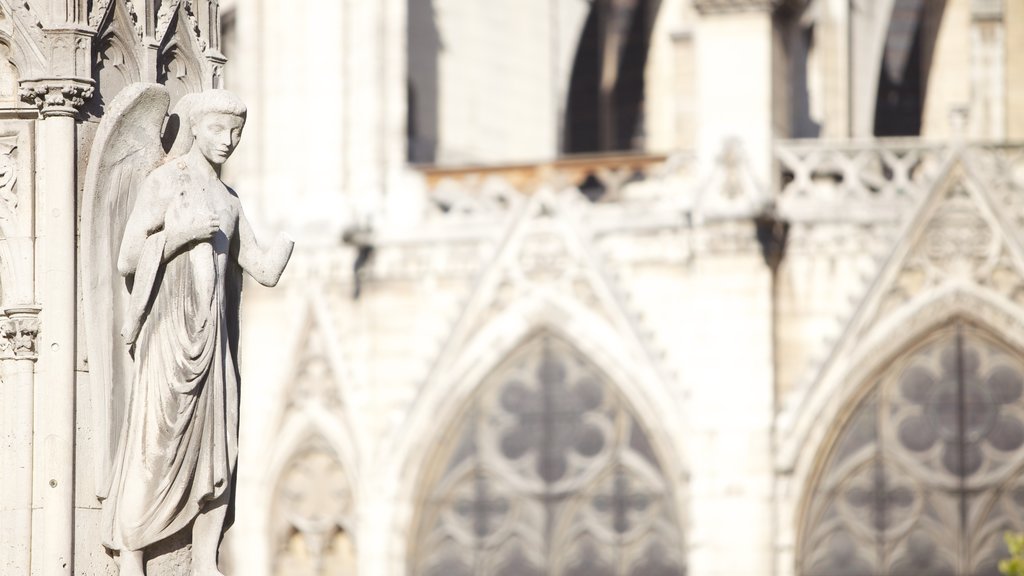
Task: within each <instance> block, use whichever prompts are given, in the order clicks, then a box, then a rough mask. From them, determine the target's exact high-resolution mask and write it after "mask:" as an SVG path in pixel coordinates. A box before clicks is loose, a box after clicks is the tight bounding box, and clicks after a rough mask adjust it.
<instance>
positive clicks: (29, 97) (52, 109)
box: [21, 78, 94, 118]
mask: <svg viewBox="0 0 1024 576" xmlns="http://www.w3.org/2000/svg"><path fill="white" fill-rule="evenodd" d="M93 90H94V88H93V81H92V80H91V79H87V78H41V79H38V80H26V81H24V82H22V83H21V98H22V100H25V101H26V102H28V103H30V104H34V105H35V106H36V107H37V108H39V110H40V113H41V114H42V115H43V117H44V118H46V117H50V116H72V117H73V116H76V115H77V114H78V110H79V109H80V108H81V107H82V106H84V105H85V102H86V100H88V99H89V98H91V97H92V94H93Z"/></svg>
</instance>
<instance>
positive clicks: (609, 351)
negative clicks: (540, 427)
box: [368, 292, 686, 574]
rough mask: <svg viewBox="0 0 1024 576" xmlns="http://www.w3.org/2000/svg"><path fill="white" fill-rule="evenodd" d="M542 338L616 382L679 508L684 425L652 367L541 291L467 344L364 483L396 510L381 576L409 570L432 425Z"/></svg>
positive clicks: (451, 416) (453, 413)
mask: <svg viewBox="0 0 1024 576" xmlns="http://www.w3.org/2000/svg"><path fill="white" fill-rule="evenodd" d="M540 333H546V334H551V335H552V336H554V337H557V338H560V339H562V340H564V341H565V342H567V343H568V344H569V345H570V346H572V347H573V348H574V349H576V350H577V351H578V352H579V354H580V355H581V356H583V357H585V358H587V359H588V360H589V361H590V362H592V363H593V364H594V366H595V367H596V368H597V369H598V370H599V371H600V372H601V373H603V374H604V375H605V376H606V378H607V379H608V380H609V381H610V382H614V383H615V386H616V390H617V391H618V393H619V394H621V395H622V396H623V398H624V400H625V402H626V404H627V405H628V406H630V408H631V409H632V410H633V413H634V414H635V415H636V418H637V420H638V421H639V422H642V423H646V425H647V434H648V438H649V440H650V444H651V448H652V450H653V452H654V454H655V456H656V457H657V460H658V462H659V463H660V464H661V467H662V469H663V471H664V476H665V477H666V478H667V479H668V480H669V482H670V483H671V484H672V485H673V490H672V495H673V498H674V504H675V509H676V510H678V511H681V510H684V503H685V501H686V499H685V494H683V489H682V488H683V479H684V478H685V469H686V458H685V450H684V448H683V441H682V439H683V438H685V433H684V426H685V425H684V424H683V423H682V422H681V421H680V420H681V419H680V418H679V410H678V409H676V406H677V402H676V401H675V399H674V398H672V396H671V395H670V394H668V391H667V390H666V389H665V388H664V387H663V386H662V385H661V383H660V379H659V378H658V377H657V375H656V374H655V373H654V371H653V369H652V368H651V367H650V366H649V364H645V363H644V362H643V361H640V360H638V359H636V358H632V357H630V355H629V354H628V353H627V352H625V348H626V347H625V346H624V345H623V344H622V341H621V339H620V336H619V335H618V334H617V333H616V332H615V330H614V329H613V328H612V327H611V326H609V325H608V324H607V323H606V322H605V321H604V320H603V319H601V318H600V317H598V316H597V315H596V314H594V313H593V312H591V311H589V310H587V309H585V308H583V307H582V306H581V305H580V304H578V303H576V302H574V301H572V300H571V299H569V298H566V297H563V296H560V295H558V294H556V293H551V292H545V293H543V294H536V295H534V296H533V297H531V298H527V299H523V300H520V301H518V302H517V303H515V304H513V305H512V306H510V307H509V308H508V309H506V310H505V311H504V312H502V313H501V314H500V315H498V316H497V317H496V318H494V319H493V320H491V321H490V322H489V323H488V324H487V325H486V326H485V327H484V328H482V329H481V330H480V331H479V332H478V333H477V334H476V336H475V337H474V338H473V339H472V340H470V341H469V342H467V343H466V345H465V346H464V347H463V350H462V353H461V354H460V355H459V357H458V358H457V359H456V360H455V361H454V362H452V363H451V364H450V365H449V368H448V369H446V370H444V371H443V373H442V374H440V376H439V377H438V378H437V379H436V380H434V381H433V382H432V383H431V384H428V388H427V389H424V390H423V391H422V392H421V394H420V396H419V397H418V399H417V401H416V402H414V403H413V408H412V411H411V413H410V414H409V417H408V418H407V422H408V425H407V426H406V427H405V432H404V433H403V434H402V436H401V438H398V439H396V445H395V446H394V447H393V448H392V449H387V450H384V451H382V452H383V454H384V457H385V458H387V461H386V463H385V464H384V465H381V466H376V467H374V469H376V470H378V471H379V473H380V477H379V478H376V479H369V480H368V481H369V482H371V483H372V484H373V485H374V486H382V487H384V489H383V494H384V495H385V496H384V497H385V498H387V499H388V500H390V501H391V502H396V503H397V505H396V506H394V512H393V514H394V516H393V517H392V518H390V519H387V521H386V523H384V524H383V525H382V526H381V527H380V529H381V530H383V531H386V533H387V534H388V538H389V540H388V542H389V544H388V545H389V546H391V547H393V548H392V550H393V551H392V553H390V554H388V557H389V558H390V560H389V562H390V564H389V565H388V566H386V567H379V568H378V569H380V571H381V573H387V574H404V573H405V571H406V564H405V558H406V557H407V553H408V552H409V549H408V548H409V546H410V538H411V536H412V532H413V526H412V516H413V514H412V512H413V510H412V508H413V505H414V502H415V497H416V493H417V486H418V483H419V481H420V479H421V478H422V477H423V474H424V471H425V470H426V469H427V466H428V461H429V459H430V457H431V456H432V453H433V451H432V450H431V449H430V447H431V446H434V445H436V443H437V442H438V441H439V440H440V439H441V437H442V434H443V433H444V432H445V430H439V428H445V427H438V426H437V423H438V422H452V421H454V420H455V419H456V418H457V416H458V415H459V414H460V413H461V412H462V411H463V410H464V409H465V407H466V406H467V405H468V404H467V403H468V402H469V401H470V399H471V398H472V397H473V395H474V393H475V392H476V390H477V388H478V387H479V386H480V384H481V383H482V382H484V380H485V378H486V376H487V375H489V374H491V373H492V372H493V371H494V370H495V369H496V368H497V367H498V366H500V365H501V363H502V362H503V361H504V360H505V359H506V358H507V357H508V356H509V355H510V354H511V353H512V352H514V351H515V350H517V349H519V347H520V346H522V345H523V344H524V343H526V342H528V341H529V340H530V339H531V338H532V337H533V336H535V335H537V334H540ZM652 423H653V424H654V425H651V424H652ZM683 518H685V515H682V514H681V515H680V519H681V520H682V519H683ZM683 529H684V530H685V526H683ZM384 568H386V570H385V569H384Z"/></svg>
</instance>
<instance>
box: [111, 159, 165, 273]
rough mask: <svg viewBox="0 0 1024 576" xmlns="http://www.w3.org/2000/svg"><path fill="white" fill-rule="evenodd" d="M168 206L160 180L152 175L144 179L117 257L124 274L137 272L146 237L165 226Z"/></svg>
mask: <svg viewBox="0 0 1024 576" xmlns="http://www.w3.org/2000/svg"><path fill="white" fill-rule="evenodd" d="M166 208H167V206H166V202H162V201H161V198H160V185H159V182H157V181H156V179H154V178H152V177H148V178H146V179H145V180H143V182H142V187H141V189H140V190H139V195H138V198H137V199H136V201H135V207H134V208H133V209H132V212H131V214H130V215H129V216H128V222H127V223H126V224H125V227H124V237H123V238H122V239H121V251H120V253H119V254H118V257H117V270H118V272H120V273H121V275H122V276H128V275H130V274H134V273H135V269H136V268H138V266H139V256H140V255H141V254H142V246H143V245H144V244H145V243H146V238H148V237H149V235H150V234H152V233H154V232H156V231H158V230H160V229H161V228H163V225H164V212H165V210H166Z"/></svg>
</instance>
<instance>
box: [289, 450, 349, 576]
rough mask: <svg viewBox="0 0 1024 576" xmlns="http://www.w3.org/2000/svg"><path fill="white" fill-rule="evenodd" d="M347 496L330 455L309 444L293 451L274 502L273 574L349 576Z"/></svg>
mask: <svg viewBox="0 0 1024 576" xmlns="http://www.w3.org/2000/svg"><path fill="white" fill-rule="evenodd" d="M352 513H353V511H352V492H351V488H350V485H349V482H348V477H347V475H346V474H345V471H344V470H343V468H342V466H341V462H340V461H339V459H338V457H337V455H336V454H335V452H334V450H333V449H331V448H330V446H328V444H327V442H326V441H324V440H323V439H322V438H313V439H310V440H308V441H307V442H306V443H305V444H303V446H302V448H300V449H299V450H297V451H296V453H295V454H294V455H293V456H292V458H291V460H290V461H289V463H288V465H287V466H286V467H285V468H284V472H283V473H282V475H281V478H280V479H279V481H278V485H277V490H276V494H275V497H274V534H273V538H274V543H275V558H274V565H273V573H274V574H275V575H277V576H352V575H354V574H355V569H356V568H355V550H354V548H353V541H352V535H351V533H350V531H349V527H350V526H351V518H352Z"/></svg>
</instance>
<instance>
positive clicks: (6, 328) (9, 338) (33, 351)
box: [0, 307, 40, 360]
mask: <svg viewBox="0 0 1024 576" xmlns="http://www.w3.org/2000/svg"><path fill="white" fill-rule="evenodd" d="M39 328H40V323H39V308H38V307H24V308H9V309H8V310H7V312H6V315H5V316H0V359H16V360H35V359H36V357H37V352H38V345H37V342H38V338H39Z"/></svg>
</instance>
